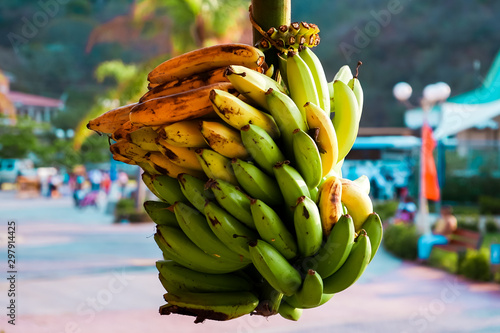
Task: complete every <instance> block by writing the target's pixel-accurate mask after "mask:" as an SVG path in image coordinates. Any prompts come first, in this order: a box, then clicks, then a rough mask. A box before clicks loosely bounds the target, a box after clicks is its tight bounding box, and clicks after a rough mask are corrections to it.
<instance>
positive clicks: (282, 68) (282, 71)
mask: <svg viewBox="0 0 500 333" xmlns="http://www.w3.org/2000/svg"><path fill="white" fill-rule="evenodd" d="M286 58H287V56H286V54H285V53H281V54H278V62H279V66H280V76H281V79H282V80H283V83H284V84H285V86H287V87H288V76H287V74H286Z"/></svg>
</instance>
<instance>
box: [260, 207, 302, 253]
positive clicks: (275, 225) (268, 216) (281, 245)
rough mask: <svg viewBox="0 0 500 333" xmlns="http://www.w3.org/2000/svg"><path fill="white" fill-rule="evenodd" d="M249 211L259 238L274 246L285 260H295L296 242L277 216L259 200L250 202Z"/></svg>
mask: <svg viewBox="0 0 500 333" xmlns="http://www.w3.org/2000/svg"><path fill="white" fill-rule="evenodd" d="M250 209H251V213H252V217H253V221H254V223H255V227H257V231H258V232H259V235H260V237H262V239H263V240H265V241H266V242H268V243H269V244H271V245H272V246H274V247H275V248H276V250H278V251H279V253H281V255H283V257H285V258H286V259H288V260H290V259H293V258H295V257H296V256H297V250H298V249H297V242H296V241H295V237H294V236H293V235H292V233H291V232H290V231H288V229H287V227H286V225H285V224H284V223H283V221H282V220H281V219H280V217H279V216H278V214H276V212H275V211H274V210H273V209H272V208H271V207H269V206H268V205H266V204H265V203H264V202H262V201H261V200H255V199H254V200H252V201H251V205H250Z"/></svg>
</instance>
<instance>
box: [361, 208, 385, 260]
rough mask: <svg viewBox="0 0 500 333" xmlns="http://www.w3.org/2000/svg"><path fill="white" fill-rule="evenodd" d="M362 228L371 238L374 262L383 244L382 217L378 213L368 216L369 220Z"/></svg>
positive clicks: (371, 258)
mask: <svg viewBox="0 0 500 333" xmlns="http://www.w3.org/2000/svg"><path fill="white" fill-rule="evenodd" d="M361 228H362V229H364V230H365V231H366V234H367V235H368V237H370V245H371V253H372V255H371V257H370V261H372V260H373V257H374V256H375V254H376V253H377V250H378V248H379V247H380V243H381V242H382V235H383V227H382V221H381V220H380V216H379V215H378V214H377V213H371V214H370V215H368V218H367V219H366V221H365V222H364V223H363V225H362V226H361Z"/></svg>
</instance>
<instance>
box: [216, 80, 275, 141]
mask: <svg viewBox="0 0 500 333" xmlns="http://www.w3.org/2000/svg"><path fill="white" fill-rule="evenodd" d="M210 100H211V101H212V105H213V106H214V110H215V112H217V114H218V115H219V117H221V119H222V120H224V121H225V122H226V123H228V124H229V125H231V126H232V127H234V128H236V129H237V130H240V129H241V128H242V127H243V126H245V125H248V124H253V125H257V126H259V127H260V128H262V129H263V130H265V131H266V132H267V133H268V134H269V135H270V136H271V137H272V138H273V139H274V138H277V137H279V136H280V131H279V129H278V126H277V125H276V123H275V122H274V119H273V117H271V116H270V115H268V114H267V113H264V112H262V111H260V110H259V109H257V108H255V107H253V106H251V105H250V104H248V103H245V102H244V101H242V100H241V99H240V98H238V97H236V96H234V95H232V94H230V93H228V92H226V91H223V90H218V89H214V90H212V91H211V92H210Z"/></svg>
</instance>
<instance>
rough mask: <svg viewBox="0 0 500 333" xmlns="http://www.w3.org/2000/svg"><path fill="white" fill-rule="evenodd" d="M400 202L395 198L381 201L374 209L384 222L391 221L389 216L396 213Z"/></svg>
mask: <svg viewBox="0 0 500 333" xmlns="http://www.w3.org/2000/svg"><path fill="white" fill-rule="evenodd" d="M398 204H399V203H398V202H397V201H395V200H387V201H379V202H377V203H375V205H374V206H373V211H374V212H376V213H377V214H378V215H379V216H380V219H381V220H382V222H386V221H389V218H391V217H393V216H394V215H396V211H397V210H398Z"/></svg>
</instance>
